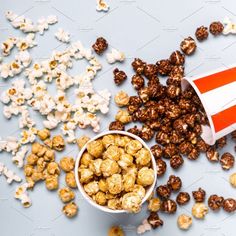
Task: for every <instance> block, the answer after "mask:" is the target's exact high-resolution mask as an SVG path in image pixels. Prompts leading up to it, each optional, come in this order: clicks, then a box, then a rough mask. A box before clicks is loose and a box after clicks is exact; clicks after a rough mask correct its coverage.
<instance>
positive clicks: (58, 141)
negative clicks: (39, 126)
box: [52, 135, 72, 171]
mask: <svg viewBox="0 0 236 236" xmlns="http://www.w3.org/2000/svg"><path fill="white" fill-rule="evenodd" d="M52 148H53V149H55V150H56V151H59V152H61V151H63V150H64V148H65V142H64V139H63V137H62V136H61V135H56V136H54V137H53V138H52ZM64 160H65V162H66V160H67V159H62V160H61V161H60V163H63V164H64ZM70 162H72V161H70ZM63 167H64V169H65V171H66V167H65V166H64V165H63ZM62 169H63V168H62Z"/></svg>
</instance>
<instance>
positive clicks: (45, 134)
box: [37, 129, 50, 141]
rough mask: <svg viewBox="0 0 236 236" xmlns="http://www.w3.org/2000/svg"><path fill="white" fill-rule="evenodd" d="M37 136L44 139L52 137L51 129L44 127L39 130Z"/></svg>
mask: <svg viewBox="0 0 236 236" xmlns="http://www.w3.org/2000/svg"><path fill="white" fill-rule="evenodd" d="M37 136H38V137H39V138H40V139H41V140H42V141H44V140H46V139H48V138H50V131H49V130H48V129H42V130H38V131H37Z"/></svg>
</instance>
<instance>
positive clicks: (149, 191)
mask: <svg viewBox="0 0 236 236" xmlns="http://www.w3.org/2000/svg"><path fill="white" fill-rule="evenodd" d="M107 134H120V135H126V136H129V137H131V138H133V139H136V140H138V141H139V142H140V143H142V145H143V146H144V147H145V148H146V149H148V150H149V151H150V154H151V161H152V168H153V170H154V181H153V184H152V185H151V186H149V188H148V189H147V191H146V195H145V197H144V198H143V200H142V204H143V203H144V202H145V201H146V200H147V199H148V197H149V196H150V195H151V194H152V191H153V189H154V187H155V184H156V178H157V167H156V161H155V158H154V157H153V155H152V152H151V150H150V148H149V147H148V146H147V144H146V143H145V142H144V141H143V140H142V139H141V138H139V137H138V136H136V135H134V134H131V133H129V132H125V131H107V132H103V133H101V134H98V135H97V136H95V137H94V138H92V139H90V140H89V142H88V143H90V142H91V141H94V140H96V139H98V138H101V137H103V136H105V135H107ZM88 143H87V144H88ZM87 144H86V145H85V146H84V147H83V148H82V149H81V151H80V152H79V155H78V156H77V159H76V163H75V179H76V183H77V186H78V188H79V191H80V192H81V194H82V195H83V197H84V198H85V199H86V200H87V201H88V202H89V203H90V204H91V205H92V206H94V207H96V208H97V209H99V210H101V211H105V212H108V213H125V212H127V211H125V210H112V209H109V208H108V207H107V206H101V205H99V204H97V203H96V202H95V201H94V200H93V199H92V198H91V197H90V196H89V195H88V194H87V193H86V192H85V191H84V188H83V186H82V184H81V183H80V181H79V176H78V168H79V163H80V159H81V156H82V154H83V153H84V152H85V151H86V149H87Z"/></svg>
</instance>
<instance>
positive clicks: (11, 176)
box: [0, 162, 21, 184]
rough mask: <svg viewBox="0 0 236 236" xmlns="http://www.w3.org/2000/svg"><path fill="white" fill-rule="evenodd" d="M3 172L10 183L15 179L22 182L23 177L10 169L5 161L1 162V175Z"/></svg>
mask: <svg viewBox="0 0 236 236" xmlns="http://www.w3.org/2000/svg"><path fill="white" fill-rule="evenodd" d="M2 174H3V175H4V176H5V177H6V179H7V183H8V184H11V183H12V182H13V181H15V182H21V178H20V177H19V176H18V175H16V174H15V173H14V172H13V171H11V170H9V169H8V168H7V167H6V166H5V165H4V164H3V163H1V162H0V175H2Z"/></svg>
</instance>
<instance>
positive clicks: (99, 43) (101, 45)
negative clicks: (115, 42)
mask: <svg viewBox="0 0 236 236" xmlns="http://www.w3.org/2000/svg"><path fill="white" fill-rule="evenodd" d="M107 47H108V43H107V41H106V39H104V38H103V37H99V38H97V40H96V42H95V43H94V44H93V45H92V48H93V50H94V51H95V52H96V53H97V54H98V55H101V54H102V53H103V52H104V51H105V50H106V49H107Z"/></svg>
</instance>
